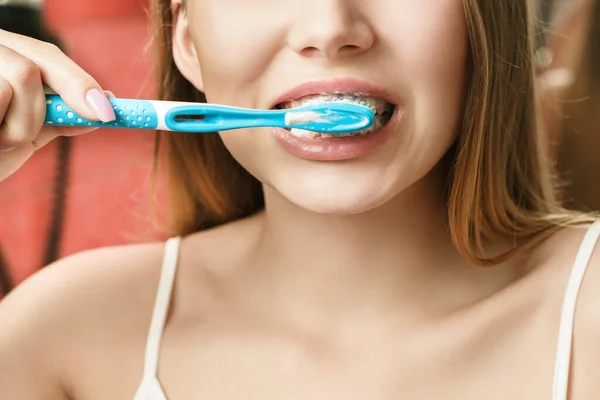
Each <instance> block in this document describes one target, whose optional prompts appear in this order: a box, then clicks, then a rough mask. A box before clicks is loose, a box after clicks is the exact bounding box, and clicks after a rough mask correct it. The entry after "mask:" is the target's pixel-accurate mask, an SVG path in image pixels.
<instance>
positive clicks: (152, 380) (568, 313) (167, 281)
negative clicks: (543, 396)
mask: <svg viewBox="0 0 600 400" xmlns="http://www.w3.org/2000/svg"><path fill="white" fill-rule="evenodd" d="M598 237H600V221H598V222H595V223H594V224H593V225H592V226H591V227H590V228H589V229H588V231H587V233H586V235H585V237H584V238H583V241H582V242H581V245H580V247H579V251H578V252H577V256H576V258H575V262H574V263H573V268H572V270H571V274H570V276H569V280H568V282H567V287H566V290H565V295H564V300H563V307H562V312H561V316H560V323H559V332H558V347H557V351H556V361H555V364H554V383H553V389H552V400H567V393H568V388H569V369H570V364H571V349H572V342H573V325H574V321H575V308H576V303H577V297H578V295H579V290H580V288H581V283H582V281H583V276H584V275H585V271H586V269H587V266H588V264H589V262H590V259H591V257H592V252H593V251H594V247H595V246H596V242H597V241H598ZM180 243H181V238H179V237H175V238H171V239H169V240H168V241H167V243H166V249H165V256H164V259H163V264H162V271H161V275H160V281H159V285H158V292H157V295H156V301H155V304H154V311H153V314H152V321H151V323H150V331H149V333H148V341H147V342H146V356H145V357H146V358H145V362H144V375H143V378H142V382H141V383H140V386H139V387H138V390H137V392H136V394H135V397H134V398H133V399H134V400H167V396H166V395H165V392H164V390H163V388H162V386H161V384H160V381H159V380H158V376H157V372H158V357H159V354H160V342H161V339H162V334H163V330H164V326H165V321H166V318H167V312H168V310H169V303H170V300H171V293H172V291H173V283H174V280H175V279H174V278H175V271H176V269H177V259H178V255H179V245H180Z"/></svg>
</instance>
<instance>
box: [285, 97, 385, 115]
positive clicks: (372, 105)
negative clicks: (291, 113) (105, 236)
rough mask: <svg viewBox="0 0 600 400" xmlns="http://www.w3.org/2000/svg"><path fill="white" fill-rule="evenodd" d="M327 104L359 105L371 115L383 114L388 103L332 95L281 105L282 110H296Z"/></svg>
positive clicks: (304, 98) (378, 100)
mask: <svg viewBox="0 0 600 400" xmlns="http://www.w3.org/2000/svg"><path fill="white" fill-rule="evenodd" d="M329 102H339V103H352V104H360V105H362V106H364V107H367V108H369V109H371V111H373V114H383V112H384V111H385V109H386V107H387V105H388V103H387V102H386V101H385V100H381V99H375V98H372V97H365V96H360V95H348V94H337V95H336V94H332V95H314V96H306V97H303V98H301V99H298V100H292V101H289V102H286V103H284V104H282V108H286V109H287V108H297V107H303V106H306V105H310V104H323V103H329Z"/></svg>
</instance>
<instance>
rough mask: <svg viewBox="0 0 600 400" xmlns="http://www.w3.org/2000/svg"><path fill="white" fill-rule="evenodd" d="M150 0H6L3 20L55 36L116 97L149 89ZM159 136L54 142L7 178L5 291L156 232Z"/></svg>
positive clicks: (1, 261) (108, 135)
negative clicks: (154, 176) (153, 208)
mask: <svg viewBox="0 0 600 400" xmlns="http://www.w3.org/2000/svg"><path fill="white" fill-rule="evenodd" d="M147 13H148V0H84V1H73V0H45V1H43V2H42V1H39V0H35V1H34V0H9V1H7V0H0V29H4V30H8V31H12V32H16V33H20V34H23V35H27V36H31V37H34V38H37V39H40V40H44V41H49V42H54V43H56V44H58V45H59V46H60V47H61V48H62V49H63V51H64V52H65V53H67V55H69V56H70V57H71V58H72V59H74V60H75V61H76V62H77V63H78V64H79V65H80V66H81V67H83V68H84V69H85V70H87V71H88V72H89V73H90V74H91V75H92V76H93V77H95V78H96V79H97V80H98V82H99V83H100V84H101V85H102V87H103V88H104V89H105V90H110V91H112V92H113V93H115V95H116V96H117V97H128V98H152V97H153V94H154V93H153V92H154V90H153V89H154V88H153V86H152V55H151V46H149V40H150V29H149V23H148V21H149V18H148V15H147ZM153 140H154V135H153V133H152V132H149V131H137V130H135V131H134V130H112V129H111V130H104V131H96V132H94V133H91V134H88V135H84V136H81V137H73V138H60V139H58V140H55V141H53V142H51V143H50V144H49V145H48V146H47V147H45V148H43V149H42V150H40V151H39V152H38V153H36V154H35V155H34V157H33V158H32V159H31V160H29V161H28V162H27V163H26V164H25V166H24V167H23V168H21V169H20V170H19V171H17V173H15V174H14V175H13V176H11V177H10V178H9V179H7V180H6V181H4V182H0V297H2V293H7V292H8V291H9V290H10V289H11V288H12V287H14V286H15V285H17V284H18V283H19V282H21V281H22V280H23V279H25V278H26V277H27V276H29V275H30V274H32V273H33V272H35V271H36V270H38V269H40V268H41V267H42V266H44V265H47V264H48V263H50V262H52V261H54V260H56V259H57V258H59V257H64V256H67V255H69V254H73V253H76V252H79V251H82V250H85V249H90V248H94V247H99V246H113V245H119V244H124V243H132V242H141V241H148V240H155V239H157V238H159V234H158V231H157V230H156V229H155V228H154V225H153V223H152V221H151V220H150V210H149V200H148V199H149V196H150V177H151V176H150V173H151V168H152V159H153V151H154V149H153Z"/></svg>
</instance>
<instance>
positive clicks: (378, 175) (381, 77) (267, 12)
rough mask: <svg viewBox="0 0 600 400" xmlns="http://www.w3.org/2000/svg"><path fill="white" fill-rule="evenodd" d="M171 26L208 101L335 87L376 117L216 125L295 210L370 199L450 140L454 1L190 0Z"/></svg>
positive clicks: (459, 87)
mask: <svg viewBox="0 0 600 400" xmlns="http://www.w3.org/2000/svg"><path fill="white" fill-rule="evenodd" d="M174 1H177V0H174ZM174 32H175V33H174V35H175V36H174V41H175V50H174V56H175V60H176V62H177V65H178V67H179V69H180V70H181V72H182V73H183V74H184V76H186V78H187V79H188V80H190V81H191V82H192V83H193V84H194V85H195V86H196V87H197V88H198V89H199V90H201V91H203V92H204V93H205V94H206V97H207V99H208V101H209V102H210V103H218V104H225V105H232V106H238V107H247V108H255V109H272V108H278V107H290V106H297V105H299V104H302V101H307V100H309V99H311V101H314V102H319V101H327V100H330V98H331V96H334V95H336V94H339V93H342V94H344V95H345V96H350V97H352V98H358V99H365V98H369V99H370V100H368V101H370V102H371V104H372V105H373V106H375V107H377V109H378V112H381V113H382V114H383V115H381V116H379V117H377V119H378V124H381V125H382V127H381V128H379V129H377V130H376V131H375V132H372V133H369V134H367V135H359V136H353V137H350V138H348V137H347V138H323V137H314V138H313V137H310V136H311V135H307V133H306V132H299V133H291V132H289V131H284V130H281V129H274V128H255V129H244V130H237V131H225V132H222V133H221V137H222V138H223V141H224V142H225V145H226V146H227V148H228V149H229V151H230V152H231V153H232V154H233V156H234V157H235V158H236V159H237V160H238V161H239V163H240V164H241V165H242V166H244V168H246V169H247V170H248V171H249V172H250V173H252V174H253V175H254V176H256V177H257V178H258V179H259V180H260V181H262V182H263V184H265V185H266V186H268V187H270V188H272V189H274V190H275V192H276V193H279V194H280V195H281V196H283V197H284V198H286V199H288V200H289V201H291V202H292V203H295V204H296V205H298V206H301V207H304V208H306V209H309V210H312V211H315V212H321V213H333V214H350V213H359V212H363V211H366V210H369V209H371V208H374V207H376V206H379V205H381V204H383V203H385V202H387V201H389V200H390V199H392V198H393V197H395V196H396V195H398V194H399V193H401V192H402V191H403V190H405V189H407V188H408V187H410V186H411V185H413V184H414V183H415V182H417V181H418V180H420V179H421V178H423V177H424V176H425V175H426V174H427V173H428V172H429V171H430V170H431V169H432V168H433V167H434V166H435V165H436V164H437V163H438V161H439V160H440V159H441V157H442V156H443V155H444V153H445V152H446V151H447V150H448V148H449V147H450V145H451V144H452V142H453V141H454V140H455V138H456V135H457V132H458V127H459V123H460V121H461V112H462V106H463V98H464V86H465V85H464V81H465V69H466V68H465V67H466V63H467V57H468V55H467V54H468V52H467V47H468V36H467V30H466V23H465V16H464V8H463V2H462V1H461V0H421V1H414V0H369V1H362V0H302V1H298V0H276V1H275V0H188V1H187V12H186V13H185V14H179V17H178V24H177V28H176V29H175V31H174ZM292 100H296V102H290V101H292ZM390 110H392V111H391V112H390ZM392 113H393V114H392ZM298 135H299V136H301V137H297V136H298ZM307 136H308V137H307Z"/></svg>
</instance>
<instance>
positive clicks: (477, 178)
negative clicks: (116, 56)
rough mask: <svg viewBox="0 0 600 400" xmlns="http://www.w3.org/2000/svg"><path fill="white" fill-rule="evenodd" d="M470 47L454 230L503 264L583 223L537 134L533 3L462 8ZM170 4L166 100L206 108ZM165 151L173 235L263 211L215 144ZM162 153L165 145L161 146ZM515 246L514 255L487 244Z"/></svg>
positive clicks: (164, 52) (187, 139)
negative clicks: (503, 241)
mask: <svg viewBox="0 0 600 400" xmlns="http://www.w3.org/2000/svg"><path fill="white" fill-rule="evenodd" d="M463 2H464V9H465V15H466V21H467V29H468V33H469V38H470V45H471V59H470V62H469V66H468V69H469V76H470V81H469V82H468V90H467V92H468V93H467V96H466V103H465V112H464V119H463V122H462V126H461V127H460V128H461V130H462V132H461V133H460V135H459V138H458V140H457V143H456V144H455V146H454V150H453V153H450V156H451V157H452V160H451V162H452V168H451V172H450V173H449V176H448V199H447V210H448V223H449V227H450V233H451V236H452V240H453V242H454V244H455V246H456V248H457V249H458V251H460V252H461V253H462V254H463V255H464V256H465V257H466V258H467V259H469V260H470V261H472V262H474V263H476V264H479V265H493V264H497V263H499V262H501V261H503V260H505V259H507V258H508V257H510V256H512V255H514V254H516V253H519V252H523V251H525V250H527V249H529V248H531V247H533V246H535V245H536V244H538V243H539V242H541V241H542V240H544V239H545V238H547V237H548V236H550V235H551V234H553V233H554V232H556V231H558V230H559V229H561V228H562V227H564V226H565V225H568V224H572V223H577V222H581V221H584V220H585V217H580V216H578V215H576V214H573V213H566V212H564V211H563V209H562V208H561V207H560V206H559V203H558V200H557V198H556V195H555V191H554V183H553V179H554V178H553V173H552V171H551V167H550V163H549V160H548V155H547V151H546V147H545V146H546V145H545V144H544V143H541V141H542V137H541V135H539V134H538V133H539V132H538V113H537V110H536V106H535V93H534V65H533V49H532V47H533V45H532V43H533V29H532V27H533V21H532V20H533V15H532V11H531V10H530V7H531V6H530V5H529V1H528V0H503V1H490V0H463ZM170 3H171V1H170V0H153V5H152V7H153V8H152V10H153V16H154V23H155V26H156V31H155V33H156V37H155V44H156V50H157V56H158V57H157V61H158V64H157V71H156V75H157V76H158V77H159V79H160V85H159V95H160V97H161V98H162V99H165V100H179V101H205V97H204V96H203V94H202V93H199V92H198V91H197V90H196V89H195V88H194V87H193V86H192V85H191V84H190V83H189V82H188V81H187V80H186V79H185V78H184V77H183V76H182V75H181V73H180V72H179V71H178V69H177V67H176V65H175V63H174V61H173V56H172V37H171V27H172V23H173V19H172V10H171V6H170ZM157 144H158V146H157V148H158V149H159V150H158V151H157V154H158V153H160V152H161V151H162V150H165V152H166V157H167V164H168V179H169V182H168V185H169V193H170V198H171V206H170V210H171V217H172V225H171V226H172V228H173V231H172V233H173V234H180V235H185V234H188V233H191V232H195V231H199V230H202V229H205V228H207V227H210V226H214V225H218V224H221V223H225V222H228V221H233V220H235V219H237V218H240V217H242V216H244V215H249V214H252V213H254V212H256V211H258V210H260V209H261V208H262V207H263V194H262V192H261V186H260V184H259V182H258V181H257V180H256V179H255V178H253V177H251V176H250V175H249V174H248V173H247V172H245V171H244V170H243V169H242V168H241V167H240V165H239V164H238V163H237V162H236V161H235V160H234V159H233V158H232V157H231V155H230V154H229V153H228V152H227V150H226V148H225V146H224V145H223V143H222V141H221V139H220V137H219V136H218V135H193V134H178V135H172V134H170V135H168V136H160V133H159V137H158V140H157ZM163 145H166V146H164V147H163ZM499 237H504V238H507V237H508V238H510V239H511V240H513V239H514V243H515V248H514V249H512V250H511V251H509V252H508V253H505V254H501V255H495V256H489V255H485V254H486V245H487V243H488V242H489V241H491V240H494V239H497V238H499Z"/></svg>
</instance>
